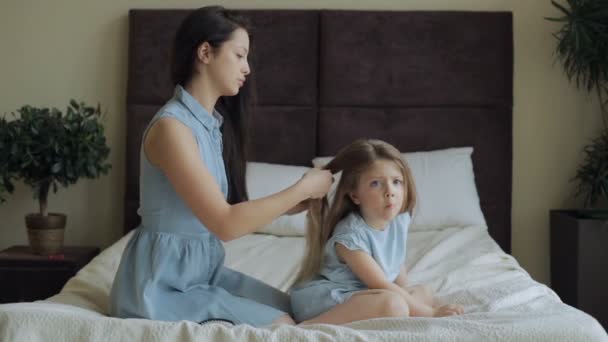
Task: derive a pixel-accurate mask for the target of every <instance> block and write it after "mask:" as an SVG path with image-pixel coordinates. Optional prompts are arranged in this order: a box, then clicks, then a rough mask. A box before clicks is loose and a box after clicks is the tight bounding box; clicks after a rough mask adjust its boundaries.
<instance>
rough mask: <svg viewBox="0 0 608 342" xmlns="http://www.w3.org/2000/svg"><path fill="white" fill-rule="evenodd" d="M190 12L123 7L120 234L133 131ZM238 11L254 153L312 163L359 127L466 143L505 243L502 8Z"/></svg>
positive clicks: (435, 143)
mask: <svg viewBox="0 0 608 342" xmlns="http://www.w3.org/2000/svg"><path fill="white" fill-rule="evenodd" d="M188 12H189V11H188V10H131V11H130V12H129V24H130V25H129V27H130V32H129V80H128V96H127V113H128V116H127V131H128V133H127V154H126V158H127V161H126V165H127V177H126V198H125V232H128V231H129V230H131V229H133V228H134V227H136V226H137V225H138V224H139V217H138V216H137V213H136V210H137V207H138V201H139V192H138V181H139V148H140V144H141V135H142V132H143V129H144V127H145V125H146V124H147V122H148V120H149V119H150V118H151V116H152V115H154V113H155V112H156V111H157V110H158V109H159V108H160V106H161V105H162V104H163V103H164V102H165V101H166V100H167V99H169V98H170V97H171V95H172V92H173V87H172V85H171V82H170V78H169V48H170V46H171V41H172V38H173V34H174V32H175V30H176V29H177V26H178V24H179V22H180V21H181V19H182V18H183V17H184V16H185V15H186V14H187V13H188ZM244 12H245V14H246V15H247V16H249V17H250V18H251V21H252V23H253V25H254V28H253V30H252V35H253V39H252V47H251V60H252V67H253V73H252V75H255V84H256V89H257V99H258V100H257V107H256V110H255V113H254V119H253V120H252V121H253V123H254V127H253V146H252V150H253V153H254V156H253V159H254V160H257V161H264V162H273V163H283V164H293V165H310V161H311V159H312V158H313V157H315V156H319V155H332V154H334V153H336V152H337V150H338V149H339V148H340V147H342V146H343V145H345V144H347V143H348V142H350V141H352V140H354V139H355V138H359V137H370V138H380V139H383V140H386V141H388V142H390V143H392V144H393V145H395V146H396V147H398V148H399V149H400V150H401V151H403V152H409V151H424V150H432V149H440V148H447V147H457V146H473V147H474V149H475V151H474V154H473V163H474V168H475V176H476V183H477V188H478V191H479V196H480V199H481V206H482V210H483V212H484V215H485V217H486V220H487V222H488V226H489V231H490V234H491V235H492V237H493V238H494V239H495V240H496V241H497V242H498V244H499V245H500V246H501V247H502V248H503V249H504V250H505V251H507V252H510V250H511V167H512V106H513V31H512V15H511V13H509V12H451V11H437V12H428V11H406V12H382V11H335V10H246V11H244ZM259 132H264V134H257V135H256V133H259Z"/></svg>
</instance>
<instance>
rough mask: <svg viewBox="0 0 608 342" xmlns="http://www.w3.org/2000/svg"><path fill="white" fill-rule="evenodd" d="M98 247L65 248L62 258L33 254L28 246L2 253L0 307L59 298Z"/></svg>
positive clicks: (94, 254)
mask: <svg viewBox="0 0 608 342" xmlns="http://www.w3.org/2000/svg"><path fill="white" fill-rule="evenodd" d="M97 254H99V248H97V247H68V246H66V247H64V251H63V254H61V255H57V256H51V257H49V256H41V255H36V254H32V253H31V252H30V248H29V247H27V246H13V247H10V248H8V249H5V250H3V251H1V252H0V303H12V302H31V301H35V300H41V299H46V298H48V297H50V296H52V295H55V294H57V293H58V292H59V291H60V290H61V288H62V287H63V285H65V283H66V282H67V281H68V279H70V278H71V277H72V276H74V275H75V274H76V272H78V270H80V269H81V268H82V267H83V266H84V265H86V264H87V263H88V262H89V261H91V259H93V258H94V257H95V256H96V255H97Z"/></svg>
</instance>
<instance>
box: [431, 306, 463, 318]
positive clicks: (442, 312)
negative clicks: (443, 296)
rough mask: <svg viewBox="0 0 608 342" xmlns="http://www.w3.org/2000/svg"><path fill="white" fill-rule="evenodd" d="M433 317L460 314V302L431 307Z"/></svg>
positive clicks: (461, 312)
mask: <svg viewBox="0 0 608 342" xmlns="http://www.w3.org/2000/svg"><path fill="white" fill-rule="evenodd" d="M433 311H434V312H433V317H445V316H455V315H462V314H463V313H464V307H463V306H462V305H460V304H446V305H442V306H439V307H434V308H433Z"/></svg>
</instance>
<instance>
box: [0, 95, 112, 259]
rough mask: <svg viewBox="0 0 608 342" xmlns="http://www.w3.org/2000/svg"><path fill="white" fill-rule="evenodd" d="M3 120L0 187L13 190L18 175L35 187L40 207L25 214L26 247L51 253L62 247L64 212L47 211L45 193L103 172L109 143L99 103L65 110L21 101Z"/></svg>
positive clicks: (108, 167) (46, 253) (70, 107)
mask: <svg viewBox="0 0 608 342" xmlns="http://www.w3.org/2000/svg"><path fill="white" fill-rule="evenodd" d="M17 113H18V114H15V113H13V115H14V117H15V118H14V120H12V121H10V122H8V123H7V124H4V126H6V127H5V128H4V129H5V131H7V132H8V133H5V134H3V138H2V139H1V140H3V144H2V146H4V147H0V148H4V150H6V151H8V154H7V156H5V157H4V159H6V160H5V161H4V165H5V170H4V171H3V173H2V175H3V176H4V177H3V181H2V183H3V186H4V188H6V190H7V191H9V192H10V191H12V187H13V185H12V181H14V180H21V181H23V182H24V183H25V184H27V185H29V186H30V187H31V188H32V189H33V191H34V197H35V198H36V199H37V200H38V204H39V211H38V212H37V213H30V214H27V215H26V216H25V222H26V227H27V230H28V238H29V242H30V246H31V248H32V250H33V251H34V252H35V253H38V254H43V255H50V254H57V253H60V252H61V250H62V248H63V233H64V229H65V225H66V220H67V216H66V215H65V214H62V213H50V212H48V206H47V203H48V194H49V191H50V190H51V189H52V190H53V192H56V191H57V188H58V186H59V185H61V186H63V187H67V186H69V185H71V184H74V183H76V182H77V181H78V180H79V179H80V178H82V177H85V178H97V177H99V176H100V175H102V174H107V173H108V171H109V170H110V167H111V165H110V164H109V163H107V162H106V159H107V157H108V155H109V154H110V148H109V147H108V146H107V144H106V139H105V136H104V129H103V126H102V125H101V123H100V121H99V118H100V117H101V110H100V107H99V105H98V106H97V107H96V108H94V107H89V106H87V105H85V104H84V103H82V102H81V103H77V102H76V101H74V100H71V101H70V104H69V106H68V107H67V110H66V112H65V113H62V112H60V111H59V110H58V109H56V108H52V109H49V108H36V107H32V106H27V105H26V106H23V107H21V108H20V109H18V110H17Z"/></svg>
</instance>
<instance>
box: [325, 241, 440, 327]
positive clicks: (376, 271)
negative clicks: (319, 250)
mask: <svg viewBox="0 0 608 342" xmlns="http://www.w3.org/2000/svg"><path fill="white" fill-rule="evenodd" d="M336 253H337V254H338V256H339V257H340V258H342V260H344V262H346V264H347V265H348V267H350V269H351V270H352V271H353V273H354V274H355V275H357V277H359V279H361V281H362V282H363V283H364V284H365V285H367V287H368V288H370V289H385V290H390V291H394V292H397V293H398V294H399V295H401V297H403V299H405V301H406V302H407V304H408V305H409V309H410V314H411V315H412V316H424V317H432V316H434V313H435V312H434V309H433V308H432V307H430V306H428V305H426V304H424V303H423V302H422V301H420V300H419V299H417V298H415V297H413V296H412V295H411V294H410V293H409V292H407V291H406V290H405V289H403V288H401V287H399V285H397V284H395V283H391V282H390V281H388V280H387V279H386V276H385V275H384V271H383V270H382V268H380V266H379V265H378V263H377V262H376V260H374V259H373V258H372V257H371V256H370V255H369V254H367V253H365V252H363V251H360V250H356V251H351V250H350V249H348V248H346V247H345V246H343V245H342V244H340V243H336Z"/></svg>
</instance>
